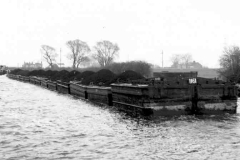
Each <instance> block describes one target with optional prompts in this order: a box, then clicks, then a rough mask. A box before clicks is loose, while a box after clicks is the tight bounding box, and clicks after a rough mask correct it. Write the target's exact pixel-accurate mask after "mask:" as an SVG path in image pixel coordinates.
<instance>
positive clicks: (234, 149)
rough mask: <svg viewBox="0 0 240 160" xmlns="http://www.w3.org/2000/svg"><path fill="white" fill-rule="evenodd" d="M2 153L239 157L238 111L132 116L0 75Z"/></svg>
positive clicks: (17, 158) (50, 159)
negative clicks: (209, 113) (219, 113)
mask: <svg viewBox="0 0 240 160" xmlns="http://www.w3.org/2000/svg"><path fill="white" fill-rule="evenodd" d="M0 159H1V160H35V159H36V160H60V159H64V160H65V159H66V160H68V159H71V160H82V159H83V160H84V159H104V160H105V159H109V160H112V159H123V160H125V159H126V160H128V159H136V160H139V159H144V160H145V159H163V160H166V159H179V160H182V159H189V160H192V159H199V160H200V159H203V160H204V159H216V160H219V159H224V160H225V159H240V114H239V113H237V114H235V115H223V116H180V117H159V118H156V119H151V120H147V119H142V118H133V117H130V116H128V115H126V114H125V113H123V112H118V111H116V110H115V109H113V108H109V107H107V106H98V105H94V104H92V103H89V102H86V101H83V100H81V99H77V98H74V97H73V96H70V95H62V94H58V93H56V92H53V91H49V90H47V89H44V88H41V87H39V86H35V85H32V84H28V83H22V82H19V81H15V80H11V79H8V78H7V77H6V76H0Z"/></svg>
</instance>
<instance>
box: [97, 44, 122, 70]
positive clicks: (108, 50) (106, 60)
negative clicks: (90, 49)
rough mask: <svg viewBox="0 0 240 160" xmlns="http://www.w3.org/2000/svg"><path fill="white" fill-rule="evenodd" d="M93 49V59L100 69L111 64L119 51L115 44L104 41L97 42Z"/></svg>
mask: <svg viewBox="0 0 240 160" xmlns="http://www.w3.org/2000/svg"><path fill="white" fill-rule="evenodd" d="M94 49H95V50H96V51H97V53H96V54H95V55H94V58H95V59H96V60H97V61H98V63H99V64H100V65H101V66H102V67H104V66H107V65H109V64H110V63H112V62H113V60H114V58H115V57H116V56H117V55H118V51H119V47H118V45H117V44H113V43H112V42H110V41H106V40H104V41H100V42H97V44H96V46H94Z"/></svg>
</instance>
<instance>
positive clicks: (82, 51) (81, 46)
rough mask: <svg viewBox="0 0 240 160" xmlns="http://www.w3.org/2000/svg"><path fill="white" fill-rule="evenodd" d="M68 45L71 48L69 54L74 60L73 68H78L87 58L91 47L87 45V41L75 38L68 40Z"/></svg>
mask: <svg viewBox="0 0 240 160" xmlns="http://www.w3.org/2000/svg"><path fill="white" fill-rule="evenodd" d="M67 46H68V47H69V49H70V50H71V53H70V54H69V56H68V58H69V59H70V60H72V61H73V65H72V67H73V68H78V67H79V65H80V64H81V63H82V62H84V61H85V60H87V58H86V57H87V54H89V53H90V51H91V50H90V48H89V46H88V45H87V43H86V42H83V41H81V40H78V39H76V40H73V41H68V42H67Z"/></svg>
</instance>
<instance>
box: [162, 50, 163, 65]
mask: <svg viewBox="0 0 240 160" xmlns="http://www.w3.org/2000/svg"><path fill="white" fill-rule="evenodd" d="M162 68H163V50H162Z"/></svg>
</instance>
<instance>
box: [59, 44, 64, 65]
mask: <svg viewBox="0 0 240 160" xmlns="http://www.w3.org/2000/svg"><path fill="white" fill-rule="evenodd" d="M58 65H59V66H60V68H61V66H63V65H64V63H62V50H61V48H60V63H58Z"/></svg>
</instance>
